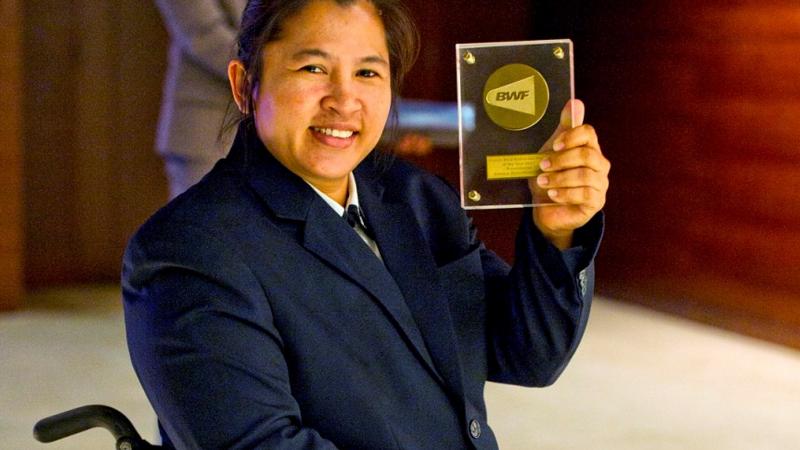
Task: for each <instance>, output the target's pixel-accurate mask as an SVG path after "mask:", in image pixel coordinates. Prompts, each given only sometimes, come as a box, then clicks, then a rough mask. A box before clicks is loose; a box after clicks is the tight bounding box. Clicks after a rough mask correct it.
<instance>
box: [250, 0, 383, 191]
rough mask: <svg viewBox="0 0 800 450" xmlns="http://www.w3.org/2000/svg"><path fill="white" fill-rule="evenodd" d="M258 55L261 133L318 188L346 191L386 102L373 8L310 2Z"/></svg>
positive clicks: (378, 128)
mask: <svg viewBox="0 0 800 450" xmlns="http://www.w3.org/2000/svg"><path fill="white" fill-rule="evenodd" d="M263 56H264V58H263V61H264V65H263V67H262V75H261V80H260V84H259V85H258V86H257V87H256V92H255V93H254V98H253V100H254V105H255V107H254V115H255V122H256V129H257V130H258V135H259V137H260V138H261V140H262V141H263V142H264V144H265V145H266V147H267V148H268V149H269V151H270V152H271V153H272V154H273V155H274V156H275V158H277V159H278V160H279V161H280V162H281V163H282V164H283V165H284V166H286V167H287V168H288V169H289V170H291V171H292V172H294V173H295V174H297V175H299V176H300V177H302V178H303V179H305V180H306V181H308V182H309V183H311V184H312V185H314V186H315V187H317V188H318V189H320V190H321V191H323V192H325V193H327V194H329V195H331V196H332V197H334V198H337V197H338V195H336V196H335V195H333V194H335V193H337V192H339V193H341V192H345V193H346V192H347V181H348V174H349V173H350V172H351V171H352V170H353V169H354V168H355V167H356V166H357V165H358V164H359V163H360V162H361V161H362V160H363V159H364V158H365V157H366V156H367V155H368V154H369V152H370V151H372V149H373V148H374V147H375V145H376V144H377V143H378V140H379V139H380V136H381V133H382V132H383V128H384V126H385V125H386V119H387V117H388V115H389V108H390V106H391V82H390V68H389V51H388V49H387V47H386V35H385V32H384V28H383V23H382V22H381V20H380V17H378V15H377V12H376V10H375V8H374V7H373V6H372V4H371V3H369V2H367V1H366V0H357V1H356V2H354V3H352V4H350V5H348V6H340V5H337V4H336V3H335V2H334V1H333V0H312V1H311V2H310V3H309V4H308V5H307V6H306V7H305V9H303V10H301V11H300V12H299V13H298V14H296V15H295V16H292V17H291V18H289V19H288V20H287V21H286V22H284V24H283V27H282V30H281V34H280V35H279V37H278V39H277V40H275V41H273V42H270V43H269V44H267V45H266V47H265V49H264V55H263ZM342 189H344V191H342Z"/></svg>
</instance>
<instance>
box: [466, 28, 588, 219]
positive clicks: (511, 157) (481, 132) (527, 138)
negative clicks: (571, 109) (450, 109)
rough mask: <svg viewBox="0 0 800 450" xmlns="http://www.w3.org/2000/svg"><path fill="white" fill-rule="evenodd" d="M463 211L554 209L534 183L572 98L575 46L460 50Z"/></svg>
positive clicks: (488, 46) (514, 44) (557, 43)
mask: <svg viewBox="0 0 800 450" xmlns="http://www.w3.org/2000/svg"><path fill="white" fill-rule="evenodd" d="M456 55H457V63H456V68H457V73H458V110H459V130H458V132H459V161H460V166H461V206H462V207H464V208H465V209H489V208H515V207H524V206H544V205H547V204H552V203H553V202H552V200H550V199H549V197H548V196H547V192H546V190H544V189H541V190H540V189H536V190H535V192H534V193H533V194H532V193H531V190H530V188H529V185H528V180H529V179H530V178H534V177H536V176H537V175H538V174H539V173H540V172H541V170H540V169H539V163H540V162H541V160H542V159H543V158H544V155H545V154H546V153H547V152H548V151H549V150H550V149H546V148H543V146H544V144H545V143H546V142H547V140H548V139H550V136H551V135H552V134H553V132H555V130H556V129H557V128H558V124H559V119H560V116H561V110H562V109H563V108H564V105H566V104H567V102H568V101H569V100H570V99H572V98H574V76H573V68H572V41H570V40H568V39H564V40H549V41H524V42H496V43H484V44H457V45H456Z"/></svg>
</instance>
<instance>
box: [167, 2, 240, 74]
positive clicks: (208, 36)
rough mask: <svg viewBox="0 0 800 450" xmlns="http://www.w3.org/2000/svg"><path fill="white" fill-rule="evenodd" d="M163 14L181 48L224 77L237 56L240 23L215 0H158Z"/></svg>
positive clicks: (173, 38)
mask: <svg viewBox="0 0 800 450" xmlns="http://www.w3.org/2000/svg"><path fill="white" fill-rule="evenodd" d="M156 6H158V9H159V11H160V12H161V17H162V18H163V19H164V23H165V25H166V27H167V30H168V31H169V34H170V37H171V38H172V42H173V45H177V46H178V47H179V48H180V49H181V52H182V53H183V54H184V55H186V56H187V57H189V58H190V59H191V60H192V61H194V62H195V63H196V64H198V65H199V66H201V67H203V68H204V69H205V70H206V71H207V72H209V73H211V74H213V75H214V76H216V77H217V78H220V79H221V80H223V81H225V80H227V79H228V72H227V71H228V62H230V60H231V57H233V56H234V54H233V49H234V44H235V42H236V34H237V25H238V24H235V23H233V22H232V19H231V18H230V17H229V16H228V14H227V12H226V11H225V10H223V8H222V7H221V5H220V3H219V2H218V1H215V0H156Z"/></svg>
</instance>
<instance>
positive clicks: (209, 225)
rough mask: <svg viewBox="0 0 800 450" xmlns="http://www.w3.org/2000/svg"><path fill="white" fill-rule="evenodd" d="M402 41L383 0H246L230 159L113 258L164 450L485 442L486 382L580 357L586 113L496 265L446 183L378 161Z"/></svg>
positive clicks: (407, 43)
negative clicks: (549, 201)
mask: <svg viewBox="0 0 800 450" xmlns="http://www.w3.org/2000/svg"><path fill="white" fill-rule="evenodd" d="M415 36H416V34H415V32H414V29H413V25H412V24H411V22H410V20H409V19H408V14H407V13H406V11H405V10H404V9H403V7H402V6H401V5H400V4H399V3H398V2H397V1H396V0H371V1H368V0H349V1H348V0H340V1H335V0H306V1H291V2H285V1H275V0H273V1H269V0H267V1H261V0H254V1H250V2H249V3H248V6H247V8H246V10H245V13H244V19H243V23H242V30H241V33H240V37H239V58H238V59H237V60H234V61H232V62H231V64H230V65H229V68H228V73H229V79H230V82H231V88H232V92H233V96H234V99H235V101H236V104H237V106H238V107H239V110H240V111H241V113H242V118H241V123H240V124H239V129H238V133H237V137H236V141H235V142H234V144H233V147H232V148H231V152H230V154H229V156H228V158H226V159H225V160H224V161H223V162H222V163H220V164H219V165H217V166H216V167H215V169H214V170H213V171H212V172H211V174H210V175H209V176H208V177H206V178H205V179H204V180H203V181H201V182H200V183H198V184H197V185H195V187H193V188H191V189H190V190H189V191H187V193H186V194H185V195H183V196H181V197H179V198H178V199H177V200H176V201H173V202H172V203H170V204H169V205H168V206H166V207H165V208H164V209H162V210H161V211H159V212H158V213H156V215H154V216H153V217H152V218H151V219H150V220H149V221H148V222H147V223H146V224H145V225H144V226H143V227H142V228H141V229H140V230H139V232H138V233H137V234H136V236H135V237H134V238H133V239H132V241H131V243H130V244H129V247H128V250H127V251H126V255H125V261H124V267H123V292H124V298H125V318H126V326H127V332H128V342H129V347H130V352H131V357H132V361H133V364H134V367H135V369H136V372H137V374H138V376H139V378H140V380H141V382H142V385H143V387H144V389H145V392H146V393H147V395H148V398H149V399H150V401H151V403H152V404H153V406H154V409H155V411H156V413H157V414H158V417H159V421H160V423H161V425H162V426H163V430H164V432H165V437H166V439H167V440H169V441H171V443H172V444H174V445H175V446H176V447H178V448H265V449H267V448H268V449H296V448H297V449H299V448H328V449H331V448H347V449H386V448H395V449H399V448H403V449H455V448H473V447H474V448H481V449H483V448H486V449H492V448H496V447H497V442H496V440H495V438H494V435H493V434H492V431H491V429H490V428H489V426H488V424H487V421H486V420H487V419H486V417H487V416H486V409H485V404H484V399H483V385H484V383H485V382H486V381H487V380H493V381H499V382H506V383H515V384H521V385H526V386H544V385H547V384H550V383H552V382H553V381H554V380H555V378H556V377H557V376H558V375H559V374H560V373H561V371H562V370H563V368H564V366H565V365H566V363H567V362H568V360H569V358H570V356H571V355H572V354H573V352H574V351H575V349H576V347H577V344H578V341H579V340H580V337H581V335H582V333H583V330H584V328H585V325H586V320H587V316H588V311H589V303H590V299H591V292H592V265H591V264H592V259H593V257H594V253H595V251H596V248H597V245H598V243H599V239H600V234H601V231H602V217H601V216H600V214H598V212H599V210H600V209H601V208H602V206H603V203H604V201H605V192H606V189H607V187H608V177H607V175H608V168H609V165H608V161H606V159H605V158H604V157H603V156H602V153H601V152H600V149H599V145H598V144H597V137H596V135H595V133H594V131H593V130H592V128H591V127H589V126H578V127H575V128H570V127H568V125H569V124H568V118H569V117H570V116H571V111H570V108H582V105H581V104H580V103H579V102H576V103H574V104H571V105H567V107H566V108H565V110H564V113H563V114H562V117H563V119H564V120H563V121H562V125H563V126H562V128H560V129H559V130H558V131H557V133H556V134H555V135H554V137H553V141H552V143H550V144H548V146H552V148H553V150H552V151H550V152H549V157H548V158H547V159H546V162H545V163H544V164H543V168H544V170H545V172H544V174H543V175H542V176H541V177H539V178H537V179H535V180H531V186H532V188H546V189H547V190H548V192H549V193H550V195H551V196H552V198H553V199H554V200H555V201H556V202H557V205H555V206H549V207H547V208H538V209H535V210H530V209H528V210H525V211H524V214H523V219H522V223H521V225H520V229H519V232H518V237H517V245H516V258H515V265H514V267H512V268H510V267H508V266H507V265H506V264H505V263H504V262H503V261H501V260H500V259H499V258H498V257H497V256H496V255H495V254H493V253H492V252H490V251H489V250H487V249H485V248H484V246H483V245H482V244H481V243H480V241H479V240H477V238H476V234H475V231H474V229H473V228H472V227H471V224H470V222H469V220H468V219H467V217H466V216H465V215H464V212H463V211H462V210H461V208H460V207H459V203H458V197H457V195H456V194H455V193H454V192H453V191H452V190H451V189H450V188H449V187H448V186H446V185H444V184H443V183H442V182H441V181H440V180H439V179H438V178H436V177H434V176H432V175H430V174H427V173H425V172H423V171H421V170H419V169H417V168H414V167H412V166H410V165H408V164H406V163H403V162H401V161H399V160H398V161H393V162H391V161H386V160H383V161H381V159H380V158H377V157H376V155H377V153H376V152H375V151H374V147H375V146H376V145H377V143H378V140H379V138H380V135H381V133H382V132H383V130H384V126H385V124H386V122H387V120H388V117H389V111H390V106H391V101H392V98H393V97H394V96H395V95H396V93H397V91H398V89H399V86H400V81H401V79H402V76H403V74H404V73H405V71H406V70H407V69H408V67H409V65H410V63H411V61H412V60H413V57H414V55H415V54H416V39H415ZM575 112H576V116H582V109H581V111H575ZM342 216H347V217H348V219H349V220H348V221H345V220H344V219H343V218H342Z"/></svg>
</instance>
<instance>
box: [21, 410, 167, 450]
mask: <svg viewBox="0 0 800 450" xmlns="http://www.w3.org/2000/svg"><path fill="white" fill-rule="evenodd" d="M91 428H105V429H106V430H108V431H109V432H111V434H112V435H113V436H114V438H115V439H116V440H117V447H116V448H117V450H154V449H162V448H164V447H160V446H157V445H151V444H150V443H148V442H147V441H145V440H144V439H142V437H141V436H140V435H139V432H137V431H136V428H134V426H133V424H132V423H131V421H130V420H128V418H127V417H125V415H124V414H122V413H121V412H119V411H117V410H116V409H114V408H112V407H110V406H105V405H86V406H81V407H79V408H75V409H71V410H69V411H64V412H62V413H59V414H56V415H53V416H50V417H45V418H44V419H42V420H40V421H38V422H36V425H34V426H33V437H34V438H36V440H37V441H39V442H43V443H49V442H54V441H57V440H59V439H63V438H65V437H68V436H72V435H73V434H77V433H80V432H82V431H86V430H88V429H91Z"/></svg>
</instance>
